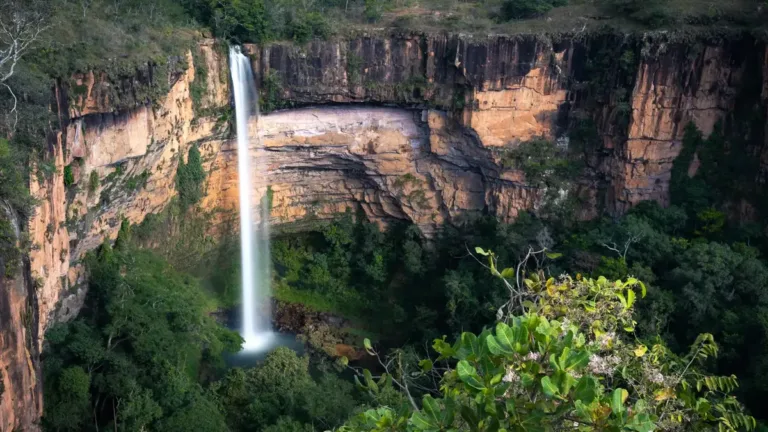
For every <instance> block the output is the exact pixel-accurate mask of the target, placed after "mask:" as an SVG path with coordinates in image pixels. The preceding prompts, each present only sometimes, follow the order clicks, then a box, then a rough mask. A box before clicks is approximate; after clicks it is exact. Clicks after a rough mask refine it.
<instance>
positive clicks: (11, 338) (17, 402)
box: [0, 202, 42, 431]
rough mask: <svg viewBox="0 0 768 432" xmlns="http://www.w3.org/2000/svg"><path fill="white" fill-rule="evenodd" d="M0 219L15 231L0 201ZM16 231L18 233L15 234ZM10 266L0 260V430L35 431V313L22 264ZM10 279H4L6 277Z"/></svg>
mask: <svg viewBox="0 0 768 432" xmlns="http://www.w3.org/2000/svg"><path fill="white" fill-rule="evenodd" d="M0 219H1V220H3V221H6V222H9V223H11V224H12V225H14V227H15V228H16V229H19V228H20V227H19V225H18V222H19V221H18V219H17V218H16V217H15V215H14V214H13V213H12V212H11V211H10V209H9V208H8V207H7V206H6V205H5V203H4V202H0ZM17 232H18V231H17ZM11 265H12V263H6V262H2V258H0V268H2V269H3V270H4V271H0V430H2V431H12V430H22V431H34V430H38V427H37V425H36V423H37V420H38V419H39V418H40V415H41V414H42V400H41V399H42V394H41V392H40V383H39V372H40V368H39V361H38V355H37V354H38V351H37V349H36V346H35V345H34V341H35V340H36V339H37V333H36V332H35V329H36V327H35V322H36V321H37V317H36V313H35V310H34V308H33V307H31V306H32V305H31V304H30V303H29V300H30V294H31V293H30V290H31V289H32V288H31V287H30V286H29V285H28V283H27V279H26V278H25V275H24V264H23V262H19V263H18V265H16V268H15V269H11V271H5V267H6V266H11ZM6 274H8V275H11V277H7V275H6Z"/></svg>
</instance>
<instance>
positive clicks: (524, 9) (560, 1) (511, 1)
mask: <svg viewBox="0 0 768 432" xmlns="http://www.w3.org/2000/svg"><path fill="white" fill-rule="evenodd" d="M566 3H567V1H566V0H504V2H503V3H502V5H501V17H502V19H504V20H519V19H528V18H535V17H538V16H541V15H544V14H545V13H547V12H549V11H550V10H551V9H552V8H553V7H557V6H565V5H566Z"/></svg>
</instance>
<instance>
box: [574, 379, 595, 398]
mask: <svg viewBox="0 0 768 432" xmlns="http://www.w3.org/2000/svg"><path fill="white" fill-rule="evenodd" d="M596 389H597V383H596V382H595V379H594V378H593V377H591V376H589V375H586V376H583V377H581V378H580V379H579V382H578V383H576V388H575V389H574V391H573V398H574V399H576V400H577V401H581V402H583V403H584V404H585V405H589V404H591V403H592V401H594V400H595V397H596V396H597V391H596Z"/></svg>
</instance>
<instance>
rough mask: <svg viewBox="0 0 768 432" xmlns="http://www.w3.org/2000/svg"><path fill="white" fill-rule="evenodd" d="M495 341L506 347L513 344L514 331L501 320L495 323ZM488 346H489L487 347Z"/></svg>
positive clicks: (510, 347)
mask: <svg viewBox="0 0 768 432" xmlns="http://www.w3.org/2000/svg"><path fill="white" fill-rule="evenodd" d="M496 341H497V342H499V344H501V345H502V346H504V347H505V348H507V349H512V348H513V347H514V346H515V342H516V341H515V333H514V332H513V331H512V329H511V328H509V326H508V325H506V324H505V323H503V322H500V323H498V324H496ZM489 348H490V347H489Z"/></svg>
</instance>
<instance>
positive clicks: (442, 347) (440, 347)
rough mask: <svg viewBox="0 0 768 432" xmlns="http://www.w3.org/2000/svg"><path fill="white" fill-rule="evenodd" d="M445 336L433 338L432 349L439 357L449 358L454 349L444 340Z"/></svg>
mask: <svg viewBox="0 0 768 432" xmlns="http://www.w3.org/2000/svg"><path fill="white" fill-rule="evenodd" d="M445 338H446V336H443V337H442V339H435V340H434V342H432V349H434V350H435V351H436V352H437V353H438V354H440V357H443V358H449V357H453V355H454V354H455V353H454V350H453V347H452V346H451V344H449V343H448V342H446V341H445Z"/></svg>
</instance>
